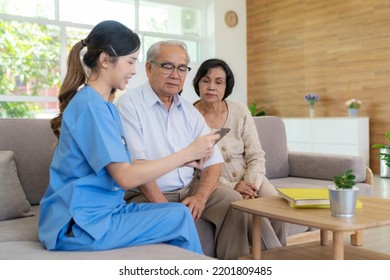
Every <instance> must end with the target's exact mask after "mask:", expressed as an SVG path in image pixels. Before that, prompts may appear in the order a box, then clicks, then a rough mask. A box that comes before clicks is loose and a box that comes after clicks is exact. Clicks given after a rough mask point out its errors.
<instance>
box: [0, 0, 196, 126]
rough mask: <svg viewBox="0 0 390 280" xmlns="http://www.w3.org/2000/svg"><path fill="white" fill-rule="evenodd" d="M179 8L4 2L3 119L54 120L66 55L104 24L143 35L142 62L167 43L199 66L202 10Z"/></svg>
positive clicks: (141, 2)
mask: <svg viewBox="0 0 390 280" xmlns="http://www.w3.org/2000/svg"><path fill="white" fill-rule="evenodd" d="M162 2H166V3H165V4H164V3H162ZM174 2H175V1H174V0H169V1H168V0H160V1H152V0H150V1H146V0H0V117H29V118H52V117H53V116H55V115H56V114H57V112H58V102H57V95H58V91H59V87H60V84H61V81H62V79H63V78H64V77H65V73H66V60H67V54H68V53H69V50H70V48H71V47H72V46H73V45H74V44H75V43H76V42H77V41H79V40H81V39H83V38H85V37H86V36H87V34H88V33H89V32H90V30H91V29H92V28H93V26H94V25H95V24H96V23H98V22H100V21H102V20H106V19H113V20H117V21H120V22H122V23H123V24H125V25H126V26H128V27H129V28H131V29H132V30H134V31H135V32H136V33H138V34H139V36H140V38H141V41H142V50H141V57H140V61H145V57H144V56H145V55H146V50H147V49H148V47H149V46H150V45H151V44H153V43H154V42H156V41H158V40H164V39H179V40H182V41H184V42H185V43H186V44H187V46H188V50H189V53H190V56H191V60H192V61H195V62H196V61H198V60H199V56H200V55H199V53H200V51H199V48H200V47H199V46H200V42H201V41H202V36H203V35H202V32H201V31H202V26H201V18H202V8H199V7H194V6H183V4H182V3H181V2H183V1H176V2H177V3H180V5H178V4H173V3H174ZM191 2H192V1H188V3H191ZM198 3H199V2H198ZM191 5H194V4H193V3H192V4H191ZM75 7H77V8H75Z"/></svg>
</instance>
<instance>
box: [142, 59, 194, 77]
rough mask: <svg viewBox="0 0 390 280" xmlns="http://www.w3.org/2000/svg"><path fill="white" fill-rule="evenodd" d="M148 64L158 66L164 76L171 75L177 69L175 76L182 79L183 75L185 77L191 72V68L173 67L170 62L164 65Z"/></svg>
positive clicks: (185, 66)
mask: <svg viewBox="0 0 390 280" xmlns="http://www.w3.org/2000/svg"><path fill="white" fill-rule="evenodd" d="M149 62H150V63H153V64H155V65H158V66H160V67H161V69H162V72H163V74H164V75H171V74H172V73H173V71H175V69H177V74H178V75H179V76H180V77H184V76H185V75H187V73H188V72H189V71H191V67H188V66H187V65H179V66H175V65H173V64H172V63H170V62H164V63H159V62H156V61H149Z"/></svg>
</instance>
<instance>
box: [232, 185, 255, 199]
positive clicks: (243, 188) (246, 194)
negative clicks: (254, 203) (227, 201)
mask: <svg viewBox="0 0 390 280" xmlns="http://www.w3.org/2000/svg"><path fill="white" fill-rule="evenodd" d="M234 190H236V191H238V192H239V193H240V194H241V195H242V198H243V199H252V198H256V197H257V189H256V186H255V185H253V184H251V183H248V182H245V181H240V182H238V183H237V184H236V186H235V187H234Z"/></svg>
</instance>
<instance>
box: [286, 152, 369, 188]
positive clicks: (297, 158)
mask: <svg viewBox="0 0 390 280" xmlns="http://www.w3.org/2000/svg"><path fill="white" fill-rule="evenodd" d="M288 162H289V166H290V172H289V176H291V177H302V178H311V179H319V180H332V179H333V177H334V176H336V175H339V174H341V173H343V172H345V171H346V170H348V169H352V170H353V172H354V174H355V176H356V182H357V183H362V182H366V174H369V172H367V170H366V162H365V159H364V157H362V156H353V155H336V154H325V153H312V152H292V151H289V152H288ZM366 172H367V173H366ZM367 183H368V182H367ZM371 185H372V184H371Z"/></svg>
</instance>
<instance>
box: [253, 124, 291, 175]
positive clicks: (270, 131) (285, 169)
mask: <svg viewBox="0 0 390 280" xmlns="http://www.w3.org/2000/svg"><path fill="white" fill-rule="evenodd" d="M253 120H254V121H255V124H256V128H257V133H258V134H259V139H260V143H261V147H262V148H263V150H264V152H265V170H266V174H265V175H266V176H267V178H268V179H273V178H284V177H287V176H288V175H289V170H290V167H289V162H288V148H287V136H286V130H285V127H284V123H283V121H282V119H280V118H278V117H274V116H264V117H254V118H253Z"/></svg>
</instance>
